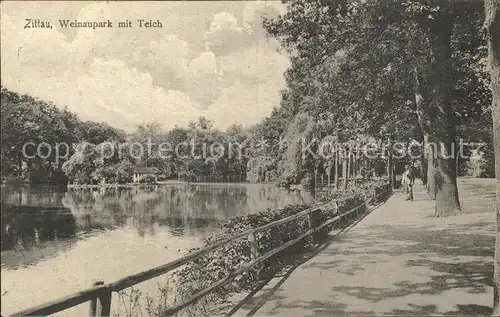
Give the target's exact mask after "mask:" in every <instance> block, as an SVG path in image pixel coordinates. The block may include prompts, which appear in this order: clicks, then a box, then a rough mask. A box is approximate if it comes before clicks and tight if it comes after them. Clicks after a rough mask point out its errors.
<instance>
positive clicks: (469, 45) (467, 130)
mask: <svg viewBox="0 0 500 317" xmlns="http://www.w3.org/2000/svg"><path fill="white" fill-rule="evenodd" d="M441 2H443V3H440V4H439V5H437V4H431V3H427V2H426V1H411V2H410V1H399V0H398V1H396V0H377V1H371V2H369V3H365V1H361V0H342V1H329V2H323V1H315V2H310V1H302V0H299V1H284V3H285V4H286V5H287V9H288V10H287V11H286V13H285V14H283V15H282V16H279V17H278V18H272V19H267V20H265V22H264V26H265V28H266V30H267V32H268V33H269V34H270V35H271V36H273V37H275V38H277V39H278V40H279V41H280V42H281V44H282V49H283V50H284V51H285V52H286V53H287V54H288V55H289V56H290V58H291V64H292V66H291V67H290V68H289V69H288V70H287V72H286V74H285V76H286V81H287V88H286V90H285V91H284V92H283V96H282V101H281V105H280V107H279V108H277V109H275V110H274V111H273V113H272V114H271V116H270V117H269V118H267V119H266V120H264V122H262V124H261V125H260V126H259V133H260V134H261V135H264V136H266V137H268V138H274V139H279V138H284V139H286V140H287V144H286V146H282V147H281V148H272V149H268V151H267V152H266V153H263V154H262V158H261V161H263V162H266V164H268V165H269V166H273V164H274V165H275V166H276V170H277V172H278V175H279V177H280V178H282V179H284V180H287V179H288V180H290V179H291V180H292V181H293V180H294V179H300V178H302V177H303V176H304V175H305V173H306V172H310V173H312V172H314V170H315V169H317V168H318V166H325V165H326V166H335V164H326V163H327V162H325V159H324V158H321V157H320V158H315V157H313V156H309V157H308V158H306V159H303V157H301V156H300V154H301V151H302V150H303V148H301V143H300V142H301V140H303V139H306V140H311V139H313V138H317V139H319V140H322V139H323V138H325V137H327V136H334V137H335V138H336V140H337V141H338V142H340V143H344V142H348V141H361V142H363V140H364V141H366V140H370V139H374V140H384V142H385V141H386V140H387V139H388V138H389V140H391V141H392V142H395V141H398V142H403V143H407V144H409V143H410V142H411V141H412V140H418V141H420V142H421V143H422V144H424V143H428V142H434V143H435V144H437V145H438V151H434V152H433V151H429V149H432V148H431V147H427V148H425V150H426V151H424V149H422V151H421V153H422V156H423V154H424V153H425V152H427V155H426V156H423V157H422V158H421V160H420V161H422V163H423V164H422V166H423V169H424V174H425V175H426V176H427V177H424V180H426V179H427V180H428V182H427V183H428V188H429V192H430V194H431V196H433V197H435V198H436V214H437V215H447V214H453V213H457V212H459V211H460V204H459V200H458V192H457V186H456V177H457V175H456V171H457V168H456V162H457V160H456V158H455V156H456V155H455V154H456V153H452V150H453V149H454V148H455V149H456V148H457V141H458V139H459V138H462V139H463V140H464V141H465V142H466V143H467V142H483V141H486V144H487V146H486V149H489V152H490V153H491V152H492V151H491V149H492V147H493V142H492V141H493V137H492V129H491V124H492V120H491V100H492V99H491V96H492V95H491V90H490V87H489V86H490V77H489V74H488V72H487V68H486V67H487V63H486V60H487V49H486V45H485V40H484V36H483V35H482V32H481V28H482V25H483V22H484V18H485V16H484V9H483V7H482V5H483V4H482V2H477V3H474V2H470V3H469V2H467V3H469V4H465V1H464V2H463V3H462V2H460V4H457V5H455V6H453V5H452V2H449V3H448V2H447V1H444V0H443V1H441ZM317 146H318V145H316V148H317ZM313 149H314V147H313ZM391 154H393V153H392V151H390V152H389V153H385V155H389V156H390V155H391ZM450 154H451V155H450ZM490 157H491V156H490ZM271 158H277V159H275V160H272V159H271ZM327 160H331V158H327ZM489 165H490V166H493V162H492V160H490V164H489ZM491 176H492V175H491Z"/></svg>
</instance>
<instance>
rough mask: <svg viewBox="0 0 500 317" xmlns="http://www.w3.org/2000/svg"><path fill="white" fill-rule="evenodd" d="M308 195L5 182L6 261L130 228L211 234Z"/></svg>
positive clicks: (50, 253) (260, 188)
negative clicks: (219, 226)
mask: <svg viewBox="0 0 500 317" xmlns="http://www.w3.org/2000/svg"><path fill="white" fill-rule="evenodd" d="M309 199H310V198H308V197H302V196H300V194H299V193H290V192H286V191H283V190H281V189H279V188H276V187H273V186H267V185H252V184H241V185H234V184H232V185H224V184H208V185H207V184H204V185H183V184H178V185H155V186H141V187H132V188H123V187H108V188H94V189H71V188H70V189H65V190H61V189H57V188H51V187H8V186H2V209H1V220H2V228H1V229H2V239H1V247H2V266H3V267H5V266H7V267H10V268H15V267H16V266H18V265H31V264H35V263H37V262H38V261H39V260H41V259H45V260H47V259H50V258H51V257H54V256H56V255H57V254H58V250H59V249H67V248H70V247H71V245H72V244H74V243H75V241H77V240H78V239H82V238H85V237H86V236H89V235H93V236H96V235H97V236H98V235H99V234H100V233H99V232H106V231H110V230H117V229H119V228H125V227H129V228H135V230H136V233H137V236H136V238H137V239H139V238H144V237H145V236H147V235H150V236H154V235H155V234H156V233H157V230H167V231H168V233H169V234H171V235H173V236H186V235H187V236H205V235H207V234H209V233H212V232H214V230H216V227H217V226H216V224H217V222H218V221H222V220H227V219H230V218H234V217H237V216H241V215H246V214H250V213H256V212H260V211H263V210H265V209H267V208H278V207H281V206H284V205H287V204H297V203H303V202H305V201H307V200H309ZM158 228H160V229H158ZM20 254H22V255H20ZM35 254H36V255H35Z"/></svg>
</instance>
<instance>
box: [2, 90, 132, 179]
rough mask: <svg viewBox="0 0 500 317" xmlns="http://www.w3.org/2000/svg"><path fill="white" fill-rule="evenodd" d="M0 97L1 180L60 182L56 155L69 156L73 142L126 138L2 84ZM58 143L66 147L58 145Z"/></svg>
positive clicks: (117, 132)
mask: <svg viewBox="0 0 500 317" xmlns="http://www.w3.org/2000/svg"><path fill="white" fill-rule="evenodd" d="M0 98H1V113H0V120H1V140H0V141H1V152H0V155H1V157H0V159H1V173H2V179H5V178H14V179H17V180H28V179H29V180H31V181H33V182H45V181H53V182H60V181H63V180H64V178H65V176H64V174H63V173H62V171H61V167H62V164H63V163H64V159H62V160H58V159H57V157H70V156H71V155H72V154H73V153H74V151H75V149H74V146H75V145H76V144H78V143H81V142H88V143H91V144H99V143H102V142H105V141H111V140H112V141H124V140H125V136H126V134H125V132H123V131H121V130H119V129H115V128H113V127H110V126H109V125H107V124H106V123H96V122H91V121H82V120H80V119H79V118H78V117H77V116H76V115H75V114H74V113H72V112H70V111H69V110H68V109H67V108H63V109H61V108H59V107H57V106H56V105H54V104H53V103H51V102H45V101H42V100H38V99H35V98H33V97H31V96H28V95H22V94H19V93H16V92H13V91H10V90H8V89H7V88H5V87H2V88H1V94H0ZM61 143H64V144H67V145H68V147H65V146H60V147H57V144H61ZM23 151H24V153H23ZM67 151H69V153H66V152H67ZM56 152H58V155H56Z"/></svg>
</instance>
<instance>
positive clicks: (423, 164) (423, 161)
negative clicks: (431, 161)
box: [420, 149, 428, 187]
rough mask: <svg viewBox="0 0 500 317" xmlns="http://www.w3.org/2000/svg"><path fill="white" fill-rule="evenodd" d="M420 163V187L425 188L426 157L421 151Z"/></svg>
mask: <svg viewBox="0 0 500 317" xmlns="http://www.w3.org/2000/svg"><path fill="white" fill-rule="evenodd" d="M420 161H421V170H420V178H421V179H422V185H424V186H426V187H427V168H428V165H427V157H426V156H425V153H424V151H423V149H422V154H421V155H420Z"/></svg>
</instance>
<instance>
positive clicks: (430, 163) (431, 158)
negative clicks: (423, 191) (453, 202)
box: [424, 134, 436, 200]
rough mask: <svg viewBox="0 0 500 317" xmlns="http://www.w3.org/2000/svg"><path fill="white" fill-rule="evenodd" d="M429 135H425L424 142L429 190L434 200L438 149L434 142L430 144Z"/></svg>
mask: <svg viewBox="0 0 500 317" xmlns="http://www.w3.org/2000/svg"><path fill="white" fill-rule="evenodd" d="M428 142H429V135H427V134H426V135H424V143H425V144H426V156H427V192H428V193H429V196H430V197H431V199H432V200H435V199H436V177H435V168H434V166H435V165H434V164H435V157H436V149H435V148H434V147H433V145H432V144H429V143H428Z"/></svg>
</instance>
